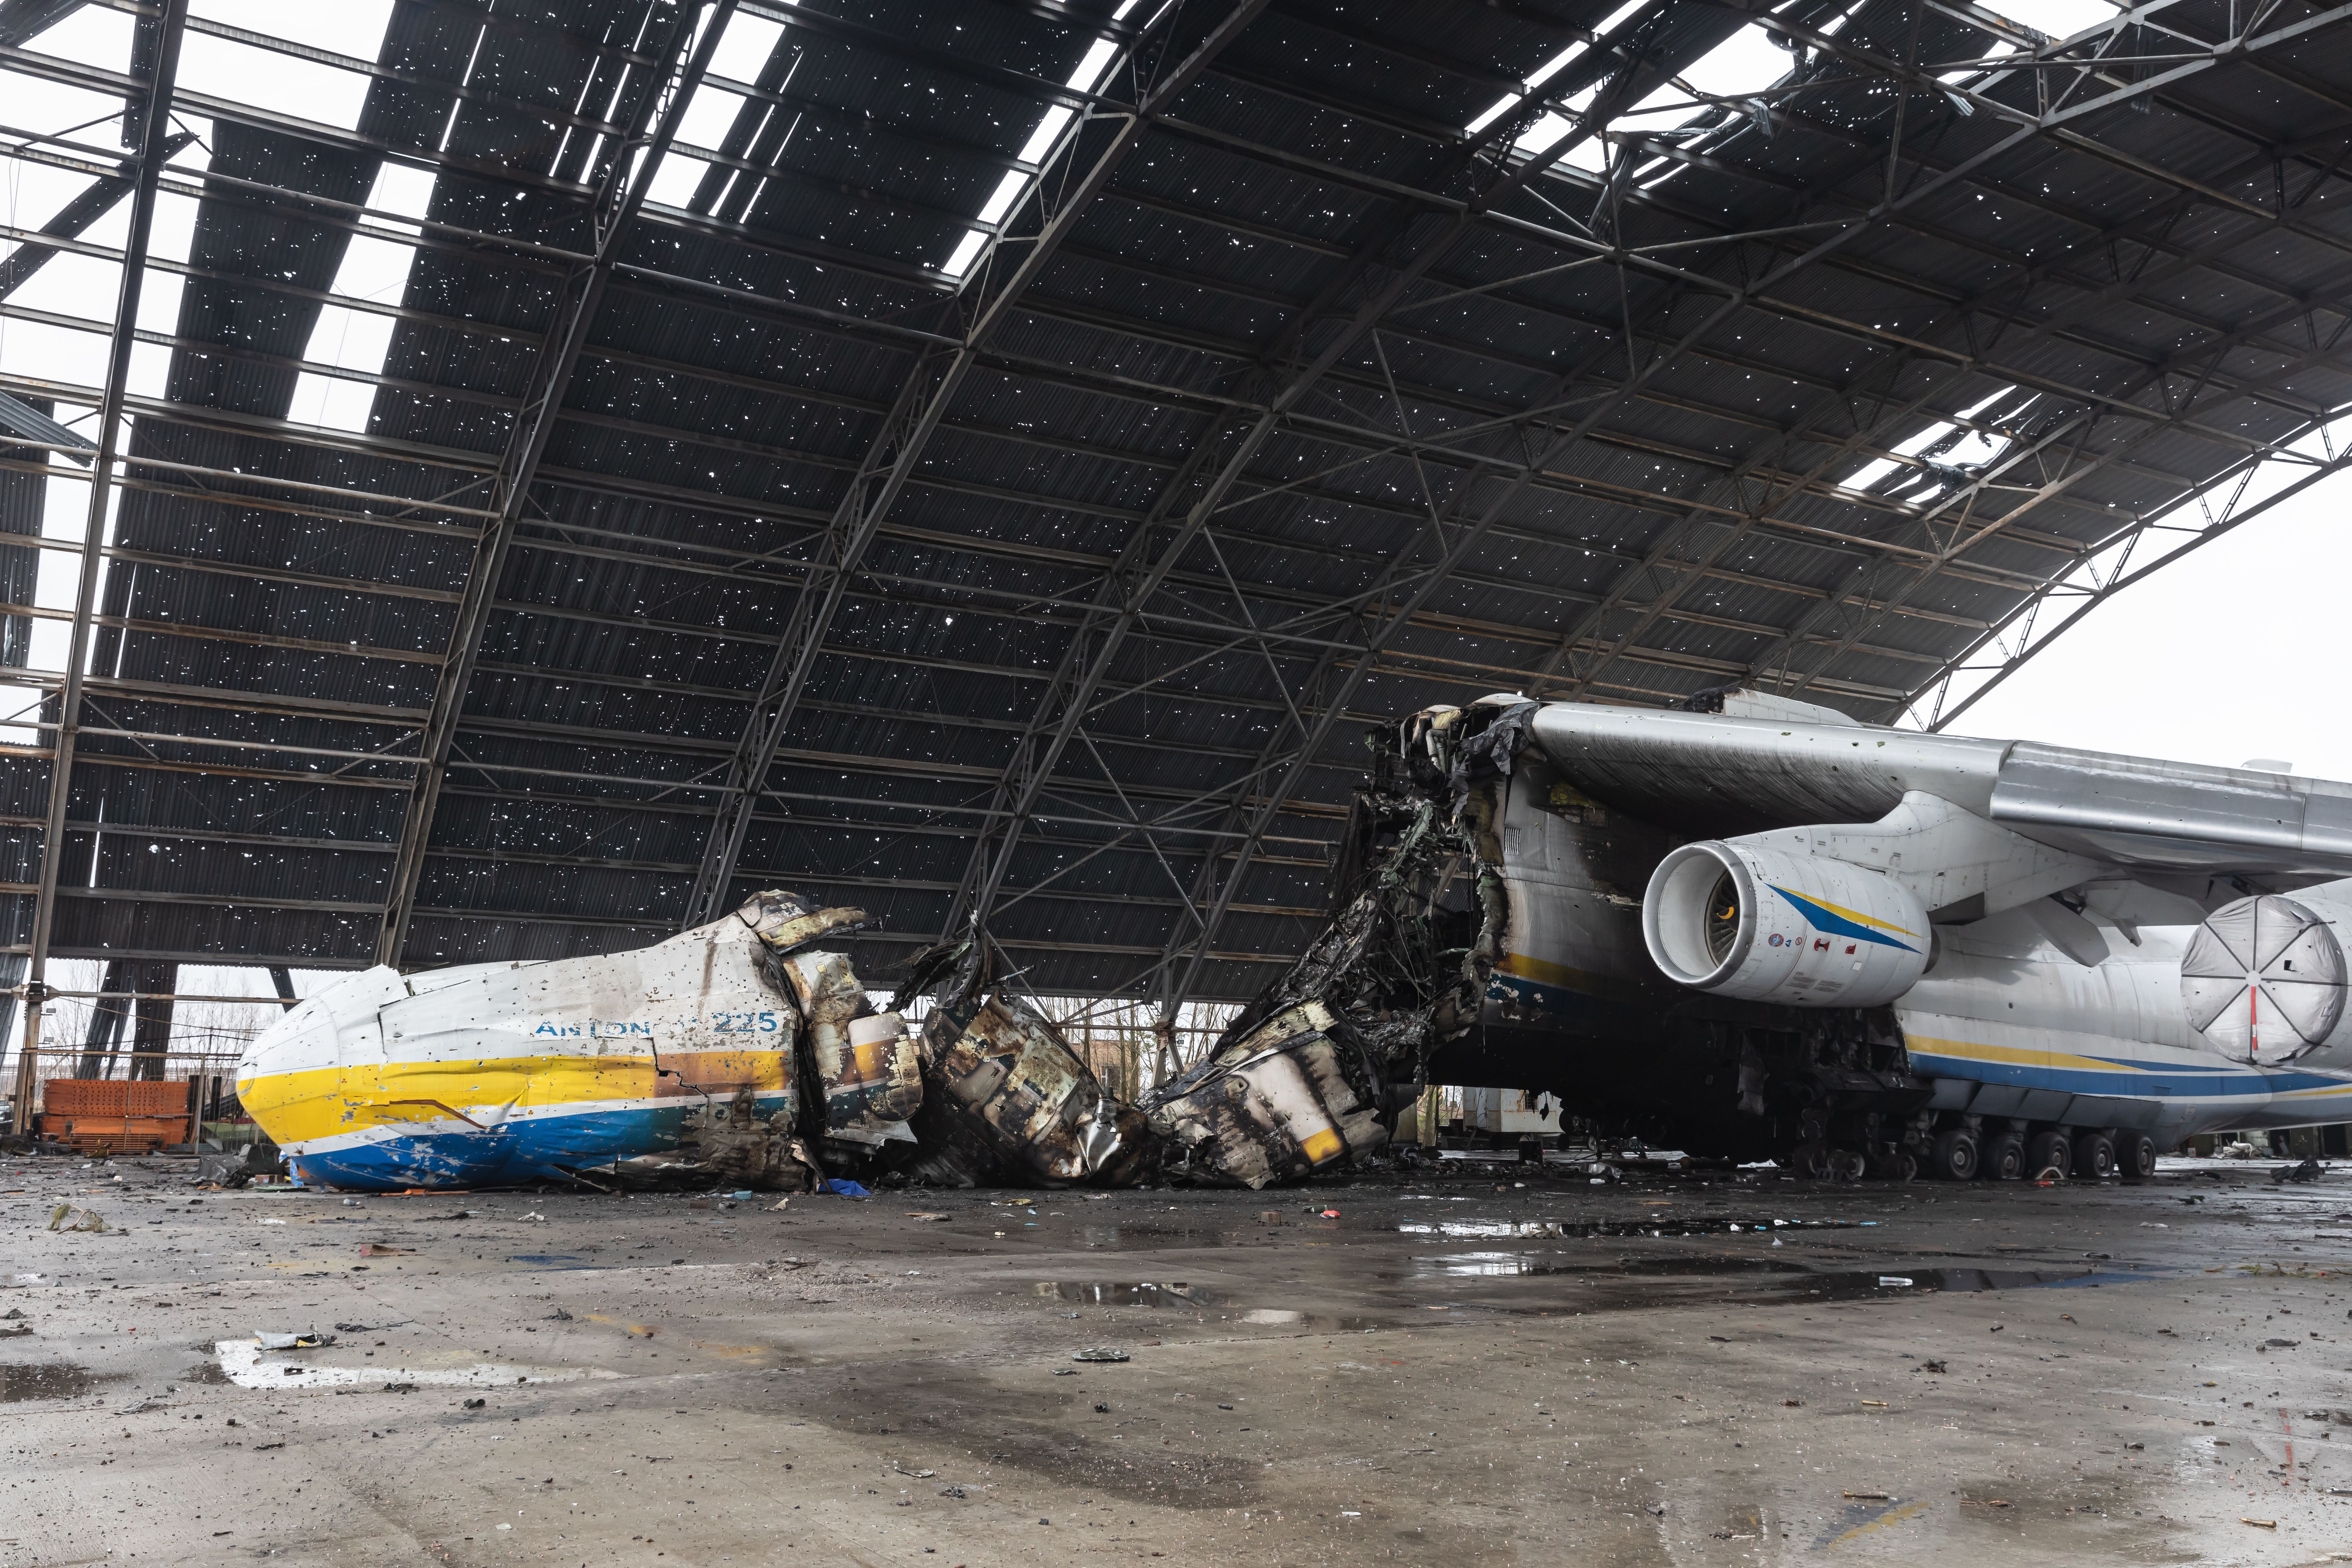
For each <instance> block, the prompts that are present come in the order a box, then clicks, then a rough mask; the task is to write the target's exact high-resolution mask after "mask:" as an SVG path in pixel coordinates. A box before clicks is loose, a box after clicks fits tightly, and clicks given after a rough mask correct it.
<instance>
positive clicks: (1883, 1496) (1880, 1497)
mask: <svg viewBox="0 0 2352 1568" xmlns="http://www.w3.org/2000/svg"><path fill="white" fill-rule="evenodd" d="M1838 1496H1840V1497H1842V1498H1852V1499H1853V1500H1854V1501H1856V1502H1893V1501H1894V1500H1895V1496H1894V1494H1893V1493H1891V1492H1840V1493H1838Z"/></svg>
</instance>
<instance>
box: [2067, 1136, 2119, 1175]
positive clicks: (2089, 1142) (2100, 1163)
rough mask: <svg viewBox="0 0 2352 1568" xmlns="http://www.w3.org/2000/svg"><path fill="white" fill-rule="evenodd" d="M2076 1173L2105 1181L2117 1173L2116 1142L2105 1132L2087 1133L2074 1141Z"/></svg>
mask: <svg viewBox="0 0 2352 1568" xmlns="http://www.w3.org/2000/svg"><path fill="white" fill-rule="evenodd" d="M2074 1173H2075V1174H2076V1175H2078V1176H2090V1177H2094V1178H2097V1179H2105V1178H2106V1177H2109V1176H2112V1175H2114V1174H2115V1173H2116V1141H2115V1140H2114V1139H2112V1138H2110V1137H2108V1136H2107V1135H2106V1134H2105V1133H2104V1132H2085V1133H2084V1134H2083V1135H2082V1136H2081V1137H2080V1138H2078V1139H2076V1140H2075V1141H2074Z"/></svg>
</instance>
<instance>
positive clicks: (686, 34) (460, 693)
mask: <svg viewBox="0 0 2352 1568" xmlns="http://www.w3.org/2000/svg"><path fill="white" fill-rule="evenodd" d="M655 4H656V5H658V4H660V0H655ZM734 12H735V0H700V3H699V4H697V5H688V6H682V7H680V8H679V9H678V15H677V21H676V22H675V23H674V24H673V25H672V27H671V31H670V37H669V39H668V42H667V47H665V49H664V51H663V54H662V57H661V60H660V64H659V67H658V68H657V72H656V75H655V77H654V79H653V80H652V81H650V82H648V83H647V84H646V89H645V91H644V92H643V93H641V94H640V95H639V97H638V99H637V102H636V104H635V108H634V110H632V112H631V115H630V121H629V133H628V135H627V137H626V138H625V140H624V141H623V142H621V143H620V144H619V145H618V146H617V147H615V148H614V151H613V154H612V162H611V163H610V165H609V166H608V167H607V168H606V170H605V173H604V180H603V181H602V183H601V184H600V185H599V187H598V189H597V193H596V199H595V202H594V205H593V207H592V209H591V218H592V221H593V226H594V234H595V245H594V248H593V252H592V254H591V256H590V258H589V260H588V261H587V262H585V263H584V264H583V265H582V266H580V267H577V268H574V269H573V270H572V272H571V273H570V274H569V275H568V276H567V277H566V278H565V279H564V281H563V285H562V293H561V294H560V296H559V297H558V299H557V300H556V305H555V310H554V313H553V317H552V319H551V321H550V322H549V324H548V330H547V335H546V336H545V337H544V338H543V339H542V340H541V344H540V352H539V355H538V358H537V360H536V361H535V362H534V363H533V364H532V368H531V378H530V390H529V391H528V392H527V393H526V394H525V395H524V398H523V403H522V406H521V407H520V409H519V410H518V411H517V413H516V415H515V422H514V427H513V429H512V430H511V432H510V433H509V436H508V439H507V447H506V450H505V453H504V454H503V455H502V456H501V458H500V459H499V467H498V469H497V471H496V473H495V474H494V476H493V477H492V480H491V499H492V503H493V504H492V508H491V511H492V515H491V516H490V517H489V518H488V519H486V520H485V521H484V522H483V525H482V531H481V534H480V536H479V538H478V540H477V541H476V543H475V546H474V556H473V560H472V562H471V563H470V564H469V565H468V567H467V573H466V583H465V589H464V597H463V598H462V599H461V600H460V601H459V604H458V607H457V617H456V622H455V625H454V626H453V627H452V629H451V631H450V635H449V652H448V658H447V660H446V663H445V664H444V665H443V666H442V670H441V679H440V680H439V682H438V684H437V685H436V688H435V690H434V694H433V706H432V709H431V710H430V714H429V716H428V717H427V719H426V720H425V741H424V745H423V748H422V751H423V756H422V759H421V761H420V763H419V765H418V767H417V770H416V777H415V783H414V784H413V785H412V786H411V789H410V793H409V798H408V810H407V814H406V816H405V819H404V822H403V823H402V826H401V836H400V853H399V855H398V856H397V857H396V858H394V862H393V874H392V879H391V886H390V890H389V893H388V895H387V898H386V900H385V907H384V915H383V930H382V931H381V932H380V934H379V935H378V937H377V939H376V950H375V961H376V962H377V963H388V964H393V965H395V966H396V965H397V964H398V963H399V962H400V956H401V950H402V948H403V947H404V945H405V944H406V943H407V941H408V924H409V918H410V916H411V915H412V913H413V912H414V911H415V903H416V889H417V886H418V884H419V882H420V881H421V880H422V879H423V877H424V872H425V849H426V847H427V844H428V842H429V841H430V839H431V838H432V836H433V816H434V812H435V809H436V807H437V806H438V805H439V804H440V798H441V784H442V780H443V778H444V776H445V775H446V773H447V772H448V767H449V752H450V747H451V745H452V744H453V743H454V742H455V741H456V739H457V721H458V718H459V716H460V715H461V713H462V712H463V710H464V709H465V706H466V692H467V687H468V686H470V685H471V684H472V680H473V675H474V665H475V661H476V660H477V659H478V658H479V657H480V654H481V647H482V635H483V633H484V631H485V630H486V629H487V628H488V625H489V620H490V613H491V610H492V608H493V607H494V606H495V605H496V603H497V598H498V584H499V576H500V575H501V574H502V573H503V570H504V568H505V565H506V559H507V552H508V550H509V547H510V546H511V545H512V543H513V541H514V535H515V531H516V530H517V529H518V528H519V527H520V524H521V523H522V521H523V520H524V516H525V513H526V511H527V510H528V509H529V506H530V490H531V483H532V480H533V479H535V478H536V477H537V475H538V472H539V464H540V459H541V457H542V456H543V455H544V454H545V453H546V450H547V443H548V438H549V437H551V435H552V434H553V433H554V429H555V425H556V420H557V417H558V414H559V411H560V410H561V409H562V405H563V398H564V394H565V393H566V391H567V390H569V388H570V386H571V384H572V369H573V367H574V366H576V365H577V364H578V363H579V362H580V353H581V350H582V348H583V346H584V345H585V344H586V342H587V341H588V331H589V328H590V327H591V326H592V325H593V322H594V320H595V316H596V310H597V307H598V305H599V304H601V303H602V302H603V300H604V288H605V285H606V284H607V282H609V281H610V279H611V278H612V275H613V269H614V265H615V264H616V263H617V262H618V261H619V260H620V258H621V252H622V249H623V247H625V245H626V243H627V241H628V238H629V234H630V230H631V228H632V226H634V224H635V220H636V216H637V212H638V209H639V208H641V207H642V206H644V205H645V201H646V192H647V191H648V189H650V188H651V186H652V184H653V179H654V175H655V174H656V171H658V170H659V168H660V167H661V162H662V156H663V154H664V153H667V151H668V150H669V145H670V143H671V142H672V141H673V140H675V139H676V137H677V127H678V123H679V121H681V120H683V119H684V118H685V114H686V107H687V104H688V101H689V100H691V99H692V98H693V97H694V89H696V88H697V87H698V85H700V83H701V80H702V78H703V75H704V73H705V72H707V71H708V70H709V68H710V60H711V57H712V56H713V55H714V54H716V53H717V52H718V48H719V36H720V35H721V34H722V33H724V32H725V31H726V30H727V23H728V20H729V18H730V17H731V16H733V15H734ZM698 17H700V18H701V28H700V38H699V41H697V36H696V21H697V18H698ZM689 47H691V48H692V57H691V58H688V48H689ZM649 129H650V135H648V130H649ZM633 153H639V154H641V155H639V156H636V157H635V158H633V157H632V154H633Z"/></svg>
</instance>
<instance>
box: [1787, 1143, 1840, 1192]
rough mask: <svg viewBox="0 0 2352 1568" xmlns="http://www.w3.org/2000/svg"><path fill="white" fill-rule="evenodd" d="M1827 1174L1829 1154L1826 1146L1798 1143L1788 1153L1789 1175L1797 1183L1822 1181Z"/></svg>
mask: <svg viewBox="0 0 2352 1568" xmlns="http://www.w3.org/2000/svg"><path fill="white" fill-rule="evenodd" d="M1829 1173H1830V1152H1829V1148H1828V1146H1827V1145H1825V1144H1822V1143H1800V1144H1798V1145H1797V1146H1796V1147H1795V1148H1794V1149H1791V1150H1790V1151H1789V1174H1790V1175H1792V1176H1794V1177H1796V1178H1797V1179H1798V1180H1799V1181H1801V1182H1819V1181H1824V1180H1826V1179H1828V1176H1829Z"/></svg>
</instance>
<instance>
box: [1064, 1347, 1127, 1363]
mask: <svg viewBox="0 0 2352 1568" xmlns="http://www.w3.org/2000/svg"><path fill="white" fill-rule="evenodd" d="M1070 1359H1071V1360H1072V1361H1088V1362H1112V1361H1125V1360H1127V1359H1128V1354H1127V1352H1125V1351H1117V1350H1112V1349H1110V1348H1109V1347H1108V1346H1107V1345H1090V1346H1088V1347H1087V1349H1085V1350H1082V1351H1080V1352H1077V1353H1076V1355H1074V1356H1072V1357H1071V1358H1070Z"/></svg>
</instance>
